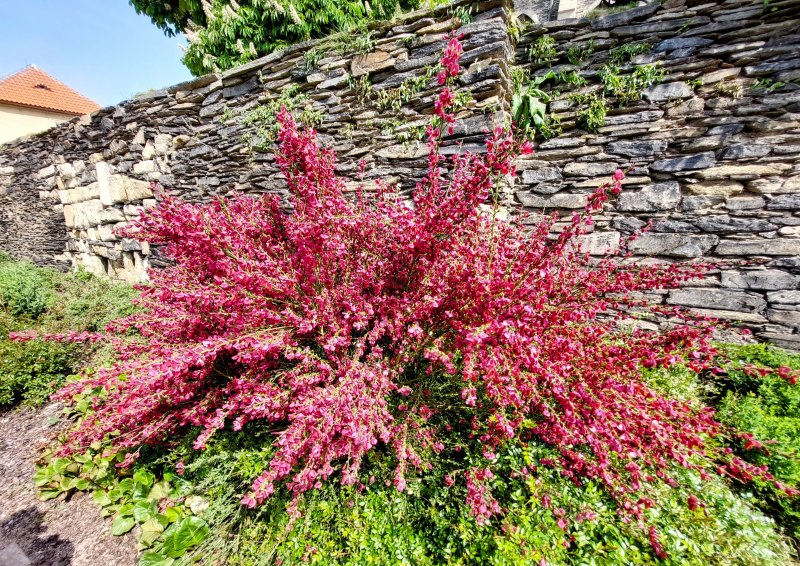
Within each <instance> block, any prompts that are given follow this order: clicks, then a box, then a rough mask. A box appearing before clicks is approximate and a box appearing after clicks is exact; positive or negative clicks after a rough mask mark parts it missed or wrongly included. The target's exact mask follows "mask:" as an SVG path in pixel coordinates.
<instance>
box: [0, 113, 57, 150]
mask: <svg viewBox="0 0 800 566" xmlns="http://www.w3.org/2000/svg"><path fill="white" fill-rule="evenodd" d="M70 118H72V116H71V115H69V114H60V113H58V112H48V111H47V110H37V109H35V108H25V107H23V106H12V105H10V104H0V144H3V143H6V142H10V141H11V140H15V139H17V138H19V137H22V136H27V135H30V134H38V133H39V132H43V131H45V130H47V129H49V128H52V127H53V126H55V125H56V124H60V123H61V122H65V121H66V120H69V119H70Z"/></svg>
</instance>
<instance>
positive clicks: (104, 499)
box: [92, 489, 111, 507]
mask: <svg viewBox="0 0 800 566" xmlns="http://www.w3.org/2000/svg"><path fill="white" fill-rule="evenodd" d="M92 499H94V502H95V503H97V504H98V505H99V506H100V507H106V506H108V505H111V499H110V498H109V497H108V494H106V492H105V491H103V490H102V489H96V490H95V491H94V492H93V493H92Z"/></svg>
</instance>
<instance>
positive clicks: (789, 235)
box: [516, 0, 800, 349]
mask: <svg viewBox="0 0 800 566" xmlns="http://www.w3.org/2000/svg"><path fill="white" fill-rule="evenodd" d="M544 34H547V35H549V36H551V37H552V38H553V39H555V40H556V42H557V45H558V47H557V55H556V57H554V58H553V61H552V62H551V63H550V64H547V63H545V64H539V65H534V64H532V63H530V62H529V61H530V57H529V56H528V53H529V50H530V47H531V45H534V44H535V43H536V42H537V41H538V38H540V37H541V36H543V35H544ZM642 44H645V45H646V49H645V48H641V49H640V50H643V51H644V52H643V53H640V54H639V55H636V56H635V57H633V59H632V61H630V62H625V63H624V64H622V65H621V66H620V69H619V73H618V74H619V75H625V74H631V73H632V72H634V70H635V68H636V66H642V65H647V64H654V65H658V66H659V67H660V68H662V69H663V71H664V78H663V79H662V80H661V82H659V83H658V84H656V85H653V86H652V87H650V88H648V89H646V90H644V92H643V97H642V99H641V100H640V101H636V102H634V103H628V104H622V105H619V104H616V103H615V102H614V99H613V98H608V106H609V111H608V115H607V117H606V119H605V123H604V125H603V126H602V127H600V128H599V130H598V131H597V133H593V134H591V133H588V132H586V131H585V130H584V129H581V128H579V127H577V126H576V121H577V120H576V117H577V114H578V113H579V112H580V111H581V110H582V108H584V107H585V106H586V105H585V104H581V103H580V101H576V100H575V97H574V96H572V95H573V94H574V93H576V92H579V93H591V92H598V91H599V90H601V89H602V88H603V86H602V84H601V80H600V72H601V69H602V68H603V66H604V65H606V64H607V63H608V62H609V59H610V57H611V56H612V54H613V53H614V52H615V50H618V49H619V48H621V47H624V46H631V45H642ZM570 48H579V49H582V50H583V51H584V52H586V53H589V54H588V55H587V56H586V58H585V60H583V61H581V63H580V65H573V64H570V62H569V61H568V60H567V52H568V50H569V49H570ZM516 49H517V53H516V54H517V61H518V63H520V64H521V65H523V66H524V67H527V68H528V69H529V70H530V71H531V73H532V74H533V75H542V74H545V73H547V72H549V71H551V70H552V71H555V72H556V73H569V72H570V71H575V72H576V73H578V74H579V75H580V76H582V77H583V78H584V79H585V80H586V82H587V84H586V85H584V86H581V87H578V86H575V85H570V84H564V83H559V84H556V85H555V87H554V88H555V89H556V90H559V91H561V93H560V95H558V96H557V97H556V98H555V99H554V100H553V101H552V102H551V103H550V105H549V108H550V111H551V112H552V113H553V114H555V115H556V116H557V117H558V118H560V120H561V125H562V128H563V133H562V134H561V135H560V136H558V137H555V138H553V139H550V140H548V141H546V142H544V143H541V144H539V146H538V151H537V153H536V154H535V155H533V156H532V159H530V160H526V161H525V162H523V163H521V164H520V169H521V183H520V186H519V187H518V192H517V197H518V199H519V201H520V202H521V204H522V205H523V207H524V208H525V209H527V210H529V211H531V212H542V211H545V212H549V211H552V210H554V209H556V210H560V211H561V212H562V213H568V212H569V211H571V210H573V209H577V208H580V207H583V206H584V204H585V202H586V194H587V193H588V192H589V191H591V190H592V189H593V188H594V187H596V186H597V185H598V184H599V183H601V182H603V181H604V180H605V179H607V178H608V175H609V174H610V173H612V172H613V171H614V170H615V169H617V168H623V169H630V172H629V174H628V177H627V179H626V180H625V183H624V185H623V189H624V190H623V192H622V194H621V195H620V197H619V199H618V200H617V201H616V202H615V203H613V204H612V205H611V206H610V207H608V209H607V210H606V211H605V213H604V214H603V215H602V216H600V217H599V218H597V225H596V226H595V232H594V233H593V234H591V235H590V236H588V238H587V242H586V245H587V248H588V249H591V250H592V251H594V252H601V251H603V250H604V249H607V248H610V247H615V246H617V245H619V242H620V241H621V240H623V239H625V238H626V237H628V236H630V235H631V234H632V233H633V232H634V231H635V230H638V229H640V228H642V227H644V226H645V225H646V223H648V222H652V223H653V225H652V229H651V230H650V231H649V232H646V233H645V234H644V235H643V236H641V237H640V238H639V239H637V240H635V241H634V242H633V243H632V244H631V249H632V251H634V252H635V253H636V254H637V255H639V256H645V257H647V258H659V260H660V261H682V260H697V259H700V258H703V259H706V260H708V259H713V260H719V261H722V262H729V265H728V266H727V267H723V268H722V269H719V270H717V271H714V272H713V273H712V274H711V275H710V276H709V277H708V278H706V279H703V280H702V281H695V282H693V283H691V284H690V285H688V286H687V287H686V288H683V289H681V290H676V291H671V292H669V293H665V294H663V297H662V298H661V300H663V301H664V302H666V303H668V304H673V305H681V306H687V307H691V308H694V309H696V310H698V311H700V312H702V313H705V314H712V315H714V316H716V317H719V318H721V319H726V320H732V321H739V322H742V323H744V324H745V325H747V326H750V327H751V328H752V329H753V330H755V331H756V333H757V334H759V335H760V336H761V337H762V338H766V339H770V340H773V341H775V342H778V343H780V344H782V345H784V346H788V347H791V348H794V349H800V334H798V330H799V329H800V290H798V289H800V84H799V83H800V2H798V1H796V0H790V1H784V2H770V3H769V4H768V6H767V9H765V5H764V4H763V3H762V2H752V1H746V0H727V1H725V2H703V1H698V0H688V1H681V0H667V1H666V2H664V3H663V4H661V5H658V4H651V5H648V6H644V7H640V8H636V9H633V10H630V11H628V12H624V13H621V14H616V15H613V16H607V17H605V18H599V19H595V20H591V21H589V20H564V21H558V22H551V23H547V24H545V25H544V26H541V27H537V28H534V29H530V30H528V31H527V32H526V33H525V34H524V35H523V37H522V38H521V39H520V41H519V42H518V44H517V47H516ZM616 53H619V51H616ZM556 82H558V81H556ZM743 261H748V262H750V263H749V264H747V265H744V264H742V262H743Z"/></svg>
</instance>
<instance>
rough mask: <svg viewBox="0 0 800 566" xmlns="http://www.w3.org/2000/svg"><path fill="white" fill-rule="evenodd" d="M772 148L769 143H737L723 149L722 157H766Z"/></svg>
mask: <svg viewBox="0 0 800 566" xmlns="http://www.w3.org/2000/svg"><path fill="white" fill-rule="evenodd" d="M771 150H772V148H770V146H768V145H759V144H737V145H732V146H730V147H729V148H727V149H725V150H723V151H722V154H721V155H720V159H746V158H749V157H764V156H765V155H768V154H769V152H770V151H771Z"/></svg>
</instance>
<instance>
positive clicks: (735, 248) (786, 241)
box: [716, 238, 800, 256]
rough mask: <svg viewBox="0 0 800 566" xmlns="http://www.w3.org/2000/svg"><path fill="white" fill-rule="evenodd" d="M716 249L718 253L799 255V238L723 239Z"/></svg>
mask: <svg viewBox="0 0 800 566" xmlns="http://www.w3.org/2000/svg"><path fill="white" fill-rule="evenodd" d="M716 251H717V253H718V254H719V255H738V256H754V255H755V256H758V255H765V256H781V255H800V239H793V238H776V239H771V240H767V239H763V240H723V241H722V242H720V244H719V245H718V246H717V250H716Z"/></svg>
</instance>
